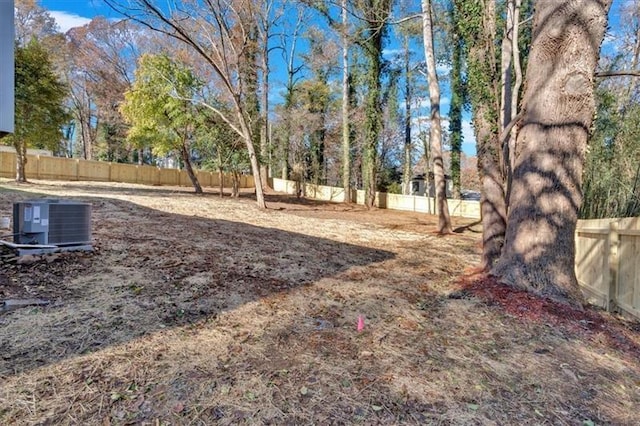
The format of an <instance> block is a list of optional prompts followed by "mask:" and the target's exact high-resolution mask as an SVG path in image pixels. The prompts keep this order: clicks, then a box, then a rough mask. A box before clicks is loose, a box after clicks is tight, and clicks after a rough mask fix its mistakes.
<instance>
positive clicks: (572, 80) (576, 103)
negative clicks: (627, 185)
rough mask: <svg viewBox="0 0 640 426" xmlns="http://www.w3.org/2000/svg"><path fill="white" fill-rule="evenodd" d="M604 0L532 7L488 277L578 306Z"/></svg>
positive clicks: (607, 2) (546, 1)
mask: <svg viewBox="0 0 640 426" xmlns="http://www.w3.org/2000/svg"><path fill="white" fill-rule="evenodd" d="M610 6H611V0H575V1H570V2H558V1H556V0H539V1H538V2H537V3H536V10H535V20H534V32H533V43H532V47H531V53H530V55H529V64H528V69H527V85H526V89H525V93H524V97H523V105H522V109H523V111H524V115H523V119H522V124H521V127H520V131H519V133H518V140H517V144H516V148H517V150H516V159H515V168H514V171H513V185H512V192H511V197H510V200H509V213H508V219H507V231H506V240H505V247H504V250H503V254H502V256H501V257H500V260H499V261H498V263H497V264H496V265H495V267H494V269H493V271H492V272H493V274H495V275H496V276H498V277H499V278H500V279H501V280H502V281H503V282H505V283H508V284H511V285H514V286H518V287H523V288H526V289H528V290H531V291H534V292H536V293H539V294H542V295H545V296H548V297H552V298H554V299H558V300H563V301H571V302H577V301H580V300H581V294H580V291H579V288H578V282H577V279H576V275H575V247H574V238H575V229H576V222H577V219H578V209H579V208H580V204H581V202H582V192H581V184H582V169H583V164H584V156H585V151H586V146H587V137H588V135H589V130H590V128H591V124H592V121H593V114H594V111H595V102H594V96H593V75H594V70H595V67H596V64H597V61H598V55H599V49H600V44H601V42H602V39H603V37H604V31H605V28H606V25H607V13H608V10H609V7H610Z"/></svg>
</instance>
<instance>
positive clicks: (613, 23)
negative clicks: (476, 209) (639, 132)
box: [40, 0, 630, 155]
mask: <svg viewBox="0 0 640 426" xmlns="http://www.w3.org/2000/svg"><path fill="white" fill-rule="evenodd" d="M627 1H630V0H614V1H613V6H612V8H611V12H610V15H609V27H610V31H609V32H608V33H607V36H606V38H605V42H604V45H603V49H605V50H611V49H613V48H614V47H613V46H614V43H615V35H616V29H617V27H618V25H619V17H620V7H621V6H622V5H623V4H624V3H625V2H627ZM416 2H417V0H416ZM40 4H41V5H42V6H43V7H44V8H45V9H47V10H48V11H49V13H50V14H51V16H53V18H54V19H55V20H56V22H57V23H58V26H59V27H60V31H62V32H66V31H68V30H69V29H70V28H73V27H77V26H82V25H84V24H87V23H88V22H89V21H90V20H91V18H92V17H95V16H99V15H102V16H106V17H108V18H117V15H116V14H115V13H114V12H113V11H112V10H111V9H110V8H109V7H108V6H106V5H105V4H104V2H103V1H102V0H40ZM388 49H389V51H391V50H393V49H394V46H390V47H389V48H388ZM439 68H440V69H439V71H440V72H442V73H447V72H448V71H447V70H446V69H444V68H442V67H439ZM276 80H277V76H276ZM447 94H448V90H447V88H446V87H445V88H443V97H442V102H441V105H442V114H444V115H446V114H447V113H448V110H449V97H448V95H447ZM276 97H277V96H276ZM426 106H428V102H427V105H426ZM425 114H426V112H425ZM445 124H446V123H445ZM463 133H464V143H463V150H464V152H465V153H467V154H470V155H473V154H475V142H474V137H473V129H472V127H471V123H470V117H469V114H468V113H467V114H466V117H465V121H464V123H463Z"/></svg>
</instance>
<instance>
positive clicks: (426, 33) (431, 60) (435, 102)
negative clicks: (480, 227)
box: [422, 0, 452, 234]
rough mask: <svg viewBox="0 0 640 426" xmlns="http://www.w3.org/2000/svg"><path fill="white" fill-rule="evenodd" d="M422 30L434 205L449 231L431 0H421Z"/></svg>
mask: <svg viewBox="0 0 640 426" xmlns="http://www.w3.org/2000/svg"><path fill="white" fill-rule="evenodd" d="M422 31H423V38H424V54H425V57H426V59H427V75H428V79H429V101H430V103H431V115H430V123H431V127H430V129H429V135H430V136H429V139H430V141H431V152H432V157H433V174H434V179H435V185H436V205H437V212H438V232H439V233H441V234H446V233H451V232H452V228H451V218H450V217H449V205H448V204H447V183H446V180H445V175H444V163H443V159H442V123H441V122H440V85H439V84H438V75H437V74H436V60H435V52H434V49H433V23H432V20H431V0H422Z"/></svg>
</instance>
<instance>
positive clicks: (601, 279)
mask: <svg viewBox="0 0 640 426" xmlns="http://www.w3.org/2000/svg"><path fill="white" fill-rule="evenodd" d="M576 275H577V276H578V282H579V283H580V285H581V286H582V288H583V289H584V291H585V293H587V295H588V297H589V299H590V301H591V302H592V303H595V304H597V305H600V306H602V307H603V308H606V309H607V310H620V311H623V312H625V313H627V314H631V315H634V316H636V317H640V218H638V217H636V218H625V219H591V220H580V221H578V227H577V230H576Z"/></svg>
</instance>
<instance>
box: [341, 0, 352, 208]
mask: <svg viewBox="0 0 640 426" xmlns="http://www.w3.org/2000/svg"><path fill="white" fill-rule="evenodd" d="M347 13H348V12H347V0H342V187H343V188H344V202H345V203H347V204H348V203H351V129H350V125H349V36H348V33H347V31H348V24H349V19H348V15H347Z"/></svg>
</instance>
